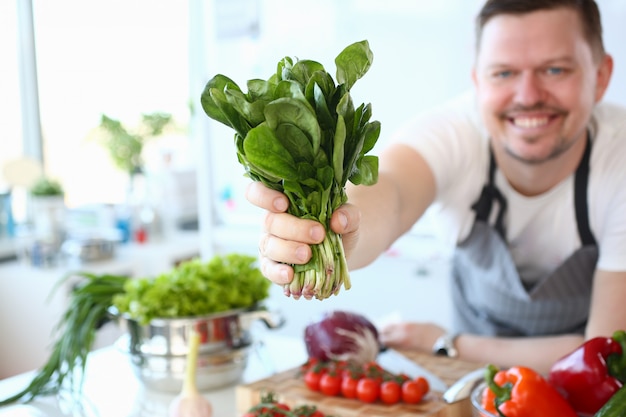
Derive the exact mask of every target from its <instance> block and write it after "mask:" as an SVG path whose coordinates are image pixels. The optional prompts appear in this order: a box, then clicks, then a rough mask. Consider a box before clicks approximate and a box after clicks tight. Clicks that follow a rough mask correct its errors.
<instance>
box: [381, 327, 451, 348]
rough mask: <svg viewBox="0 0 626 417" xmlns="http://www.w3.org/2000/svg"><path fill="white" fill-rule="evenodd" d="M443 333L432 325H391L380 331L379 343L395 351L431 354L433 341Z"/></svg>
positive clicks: (444, 331) (439, 328) (442, 330)
mask: <svg viewBox="0 0 626 417" xmlns="http://www.w3.org/2000/svg"><path fill="white" fill-rule="evenodd" d="M445 333H446V330H445V329H444V328H443V327H441V326H439V325H437V324H434V323H417V322H400V323H391V324H388V325H386V326H385V327H383V328H382V329H381V330H380V341H381V342H382V343H383V344H384V345H386V346H389V347H392V348H396V349H410V350H418V351H421V352H425V353H431V352H432V348H433V346H434V344H435V341H436V340H437V339H438V338H439V337H440V336H442V335H443V334H445Z"/></svg>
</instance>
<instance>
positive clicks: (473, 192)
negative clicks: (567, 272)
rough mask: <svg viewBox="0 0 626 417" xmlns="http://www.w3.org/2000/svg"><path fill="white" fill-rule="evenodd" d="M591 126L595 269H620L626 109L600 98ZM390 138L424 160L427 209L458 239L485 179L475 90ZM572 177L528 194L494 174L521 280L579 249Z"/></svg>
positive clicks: (625, 217) (449, 238)
mask: <svg viewBox="0 0 626 417" xmlns="http://www.w3.org/2000/svg"><path fill="white" fill-rule="evenodd" d="M590 130H591V133H592V144H593V145H592V153H591V160H590V174H589V186H588V190H587V201H588V202H589V223H590V227H591V231H592V233H593V235H594V237H595V238H596V241H597V242H598V246H599V249H600V258H599V260H598V265H597V267H598V268H599V269H602V270H607V271H626V108H623V107H619V106H616V105H613V104H609V103H600V104H598V105H597V106H596V109H595V110H594V112H593V119H592V122H591V126H590ZM394 140H395V141H399V142H403V143H407V144H409V145H411V146H412V147H414V148H415V149H416V150H417V151H418V152H419V153H420V154H421V155H423V157H424V158H425V159H426V161H427V162H428V164H429V165H430V167H431V169H432V171H433V173H434V176H435V180H436V183H437V197H436V202H435V204H434V206H433V207H432V208H431V209H430V212H431V213H432V214H433V216H434V218H435V219H436V223H437V227H438V229H439V231H440V232H441V233H442V238H443V239H444V240H445V241H446V242H447V243H450V244H456V243H458V242H460V241H462V240H463V239H464V238H465V237H466V236H467V235H468V234H469V232H470V230H471V227H472V224H473V222H474V212H473V211H472V209H471V206H472V204H473V203H474V202H476V200H478V197H479V195H480V192H481V190H482V187H483V185H484V184H485V183H486V181H487V171H488V165H489V150H488V140H489V139H488V134H487V132H486V129H485V128H484V126H483V124H482V122H481V120H480V116H479V114H478V110H477V108H476V101H475V96H474V94H473V92H468V93H466V94H463V95H462V96H460V97H458V98H457V99H455V100H453V101H451V102H449V103H447V104H445V105H443V106H441V107H439V108H436V109H434V110H433V111H432V112H429V113H428V114H423V115H420V116H418V117H416V118H415V119H413V120H411V121H410V122H409V123H407V124H406V125H405V126H404V127H403V128H402V129H400V130H399V131H398V132H397V134H396V135H395V137H394ZM573 182H574V175H573V174H572V175H571V176H570V177H568V178H567V179H566V180H564V181H563V182H561V183H560V184H559V185H557V186H556V187H554V188H553V189H551V190H549V191H548V192H546V193H544V194H541V195H538V196H533V197H526V196H523V195H521V194H519V193H518V192H516V191H515V190H514V189H512V188H511V186H510V185H509V184H508V182H507V180H506V179H505V178H504V176H503V175H502V173H501V171H499V170H497V171H496V186H497V187H498V189H499V190H500V192H501V193H502V194H503V195H504V197H505V198H506V200H507V202H508V207H507V213H506V217H505V229H506V231H507V241H508V243H509V247H510V251H511V254H512V256H513V259H514V260H515V263H516V265H517V267H518V270H519V271H520V274H521V276H522V279H523V281H526V282H534V281H535V280H537V279H538V278H539V277H541V276H543V275H544V274H546V273H550V272H552V271H553V270H554V269H555V268H556V267H557V266H559V265H560V264H561V263H562V262H563V261H564V260H565V259H566V258H567V257H569V256H570V255H571V254H572V253H573V252H574V251H575V250H576V249H578V248H579V247H580V246H581V241H580V237H579V236H578V229H577V226H576V215H575V209H574V183H573Z"/></svg>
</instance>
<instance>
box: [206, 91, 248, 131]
mask: <svg viewBox="0 0 626 417" xmlns="http://www.w3.org/2000/svg"><path fill="white" fill-rule="evenodd" d="M209 92H210V95H211V98H212V99H213V103H215V105H216V106H217V107H218V109H219V110H220V111H221V112H222V115H223V117H225V118H226V120H227V123H226V125H227V126H230V127H231V128H233V129H234V130H235V132H237V133H239V134H240V135H241V136H246V134H247V133H248V130H250V127H251V126H250V125H249V123H248V121H247V120H246V119H245V118H244V117H243V116H242V115H241V114H240V113H239V112H238V111H237V109H235V108H234V107H233V105H232V104H231V103H229V102H228V99H227V98H226V93H225V92H224V91H220V90H217V89H215V88H213V89H211V90H209ZM218 120H219V121H221V119H218Z"/></svg>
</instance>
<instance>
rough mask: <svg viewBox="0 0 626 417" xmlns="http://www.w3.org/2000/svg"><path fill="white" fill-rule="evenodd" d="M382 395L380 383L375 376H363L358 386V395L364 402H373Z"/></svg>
mask: <svg viewBox="0 0 626 417" xmlns="http://www.w3.org/2000/svg"><path fill="white" fill-rule="evenodd" d="M379 395H380V384H379V383H378V381H376V380H375V379H373V378H361V379H359V383H358V384H357V386H356V397H357V398H358V399H359V400H361V401H363V402H364V403H373V402H375V401H376V400H378V397H379Z"/></svg>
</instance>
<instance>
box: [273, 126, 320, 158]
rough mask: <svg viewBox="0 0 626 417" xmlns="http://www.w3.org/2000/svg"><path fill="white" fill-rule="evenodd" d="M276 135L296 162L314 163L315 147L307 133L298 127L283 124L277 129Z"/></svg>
mask: <svg viewBox="0 0 626 417" xmlns="http://www.w3.org/2000/svg"><path fill="white" fill-rule="evenodd" d="M274 133H275V135H276V137H277V138H278V139H279V140H280V143H282V145H283V146H284V147H285V149H287V151H288V152H289V153H290V154H291V156H292V157H293V159H294V161H296V162H302V161H306V162H308V163H309V164H312V163H313V160H314V156H313V146H312V145H311V142H310V140H309V138H308V136H307V135H306V133H305V132H303V131H302V130H301V129H300V128H299V127H298V126H295V125H292V124H288V123H283V124H280V125H278V126H277V127H276V129H275V132H274Z"/></svg>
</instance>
